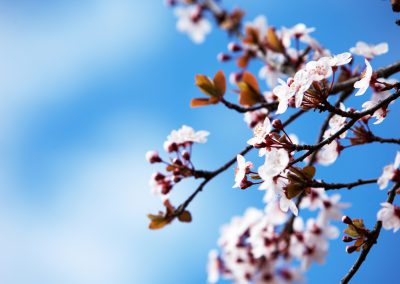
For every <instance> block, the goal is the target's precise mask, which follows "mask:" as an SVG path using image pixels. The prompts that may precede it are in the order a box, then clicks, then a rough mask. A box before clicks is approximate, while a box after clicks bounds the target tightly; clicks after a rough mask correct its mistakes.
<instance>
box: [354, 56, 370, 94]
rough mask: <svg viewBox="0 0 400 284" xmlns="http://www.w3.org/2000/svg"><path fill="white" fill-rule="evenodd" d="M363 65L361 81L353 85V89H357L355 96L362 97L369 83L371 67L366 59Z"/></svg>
mask: <svg viewBox="0 0 400 284" xmlns="http://www.w3.org/2000/svg"><path fill="white" fill-rule="evenodd" d="M365 65H366V69H365V70H364V72H363V73H362V75H361V79H360V80H358V81H357V82H355V83H354V88H356V89H358V91H357V93H356V94H355V95H356V96H361V95H363V94H364V93H365V92H366V91H367V89H368V87H369V84H370V82H371V77H372V67H371V64H370V63H369V61H368V60H367V59H365Z"/></svg>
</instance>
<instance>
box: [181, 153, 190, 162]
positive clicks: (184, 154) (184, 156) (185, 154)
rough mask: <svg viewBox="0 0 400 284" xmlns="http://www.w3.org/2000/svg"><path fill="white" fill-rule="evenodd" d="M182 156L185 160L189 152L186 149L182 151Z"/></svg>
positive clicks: (188, 156)
mask: <svg viewBox="0 0 400 284" xmlns="http://www.w3.org/2000/svg"><path fill="white" fill-rule="evenodd" d="M182 158H184V159H185V160H186V161H189V160H190V153H189V152H188V151H183V152H182Z"/></svg>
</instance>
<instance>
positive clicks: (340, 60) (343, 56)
mask: <svg viewBox="0 0 400 284" xmlns="http://www.w3.org/2000/svg"><path fill="white" fill-rule="evenodd" d="M352 59H353V58H352V56H351V53H349V52H344V53H340V54H338V55H335V56H333V57H332V58H331V60H330V65H331V66H342V65H345V64H347V63H349V62H350V61H351V60H352Z"/></svg>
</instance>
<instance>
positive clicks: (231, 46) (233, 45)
mask: <svg viewBox="0 0 400 284" xmlns="http://www.w3.org/2000/svg"><path fill="white" fill-rule="evenodd" d="M228 50H229V51H232V52H239V51H241V50H242V47H241V46H240V45H239V44H237V43H234V42H231V43H229V44H228Z"/></svg>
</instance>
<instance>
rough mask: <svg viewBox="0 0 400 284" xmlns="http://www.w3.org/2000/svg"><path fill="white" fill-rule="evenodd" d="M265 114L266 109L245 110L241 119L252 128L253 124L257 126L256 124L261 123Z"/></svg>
mask: <svg viewBox="0 0 400 284" xmlns="http://www.w3.org/2000/svg"><path fill="white" fill-rule="evenodd" d="M267 115H268V110H267V109H259V110H255V111H248V112H246V113H245V114H244V117H243V119H244V121H245V122H246V124H247V125H248V126H249V127H250V128H254V127H255V126H257V124H259V123H263V121H264V120H265V118H266V117H267Z"/></svg>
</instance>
